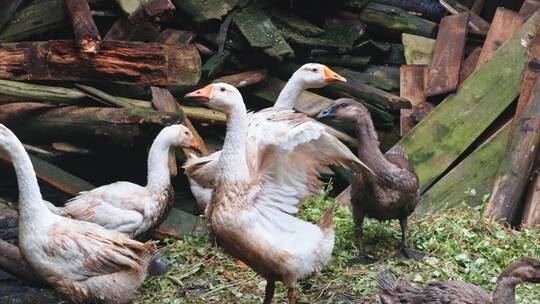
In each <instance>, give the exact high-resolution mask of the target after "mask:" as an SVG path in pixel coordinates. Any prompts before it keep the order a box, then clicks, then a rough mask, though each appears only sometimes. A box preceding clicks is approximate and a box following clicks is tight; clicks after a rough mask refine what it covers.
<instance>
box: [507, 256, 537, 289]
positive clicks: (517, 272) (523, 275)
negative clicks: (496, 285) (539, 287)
mask: <svg viewBox="0 0 540 304" xmlns="http://www.w3.org/2000/svg"><path fill="white" fill-rule="evenodd" d="M507 278H515V279H517V280H519V281H520V282H524V283H537V284H540V260H538V259H534V258H530V257H522V258H521V259H519V260H517V261H516V262H514V263H512V264H511V265H510V266H508V267H507V268H506V269H505V270H504V272H503V273H501V275H500V276H499V281H501V280H504V279H507Z"/></svg>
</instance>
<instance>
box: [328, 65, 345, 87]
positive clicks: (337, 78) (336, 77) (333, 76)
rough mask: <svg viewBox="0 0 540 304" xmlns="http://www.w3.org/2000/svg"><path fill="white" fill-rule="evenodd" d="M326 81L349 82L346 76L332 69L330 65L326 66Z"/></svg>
mask: <svg viewBox="0 0 540 304" xmlns="http://www.w3.org/2000/svg"><path fill="white" fill-rule="evenodd" d="M324 82H326V83H332V82H347V79H345V77H343V76H341V75H339V74H338V73H336V72H334V71H332V70H330V69H329V68H328V67H326V66H325V67H324Z"/></svg>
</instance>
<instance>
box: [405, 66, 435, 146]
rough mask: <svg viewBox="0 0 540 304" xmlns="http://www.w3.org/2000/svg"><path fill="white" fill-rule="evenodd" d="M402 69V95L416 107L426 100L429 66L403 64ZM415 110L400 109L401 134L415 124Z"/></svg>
mask: <svg viewBox="0 0 540 304" xmlns="http://www.w3.org/2000/svg"><path fill="white" fill-rule="evenodd" d="M399 70H400V77H399V79H400V94H399V95H400V96H401V97H403V98H406V99H408V100H409V101H410V102H411V106H412V108H413V109H414V108H415V107H417V106H418V105H420V104H422V103H424V102H426V95H425V94H424V85H425V80H426V78H427V73H428V68H427V66H426V65H402V66H401V68H400V69H399ZM412 111H413V110H408V109H402V110H401V111H400V135H401V136H403V135H405V134H407V133H408V132H409V131H410V130H411V129H412V128H413V127H414V125H415V122H414V119H413V118H412V117H411V114H412Z"/></svg>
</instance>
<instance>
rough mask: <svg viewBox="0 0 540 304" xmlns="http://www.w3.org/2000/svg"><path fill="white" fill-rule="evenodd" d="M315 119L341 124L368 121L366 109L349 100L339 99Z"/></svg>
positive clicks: (368, 115) (368, 116)
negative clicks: (339, 122) (328, 119)
mask: <svg viewBox="0 0 540 304" xmlns="http://www.w3.org/2000/svg"><path fill="white" fill-rule="evenodd" d="M317 118H332V119H336V120H339V121H342V122H352V123H354V122H357V121H362V120H366V119H370V118H371V116H370V114H369V111H368V109H366V107H364V106H363V105H362V104H361V103H359V102H358V101H356V100H354V99H351V98H340V99H338V100H336V101H335V102H334V103H333V104H331V105H330V106H328V107H326V108H325V109H324V110H322V111H321V112H320V113H319V115H317Z"/></svg>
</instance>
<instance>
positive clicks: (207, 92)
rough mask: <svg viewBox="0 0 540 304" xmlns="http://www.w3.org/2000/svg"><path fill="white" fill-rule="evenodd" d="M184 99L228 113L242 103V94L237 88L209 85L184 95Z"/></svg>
mask: <svg viewBox="0 0 540 304" xmlns="http://www.w3.org/2000/svg"><path fill="white" fill-rule="evenodd" d="M184 98H185V99H187V100H193V101H198V102H202V103H204V104H207V105H208V106H209V107H211V108H213V109H215V110H218V111H221V112H224V113H230V111H231V109H232V108H234V107H235V106H237V105H239V104H243V103H244V101H243V99H242V94H240V91H238V89H237V88H235V87H234V86H232V85H230V84H226V83H222V82H220V83H212V84H209V85H207V86H205V87H204V88H202V89H198V90H196V91H193V92H191V93H188V94H186V96H185V97H184Z"/></svg>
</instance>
